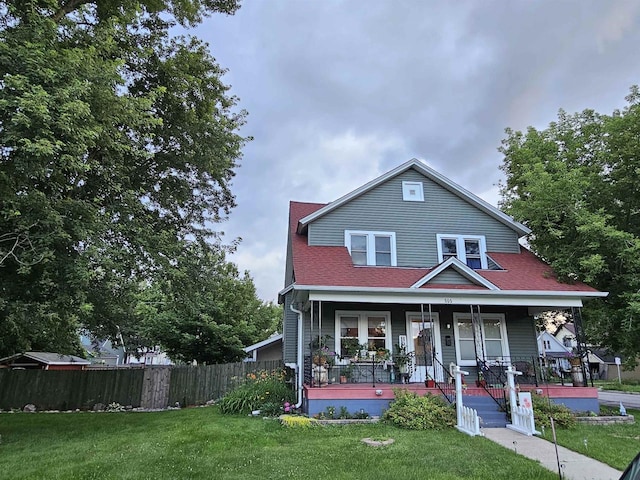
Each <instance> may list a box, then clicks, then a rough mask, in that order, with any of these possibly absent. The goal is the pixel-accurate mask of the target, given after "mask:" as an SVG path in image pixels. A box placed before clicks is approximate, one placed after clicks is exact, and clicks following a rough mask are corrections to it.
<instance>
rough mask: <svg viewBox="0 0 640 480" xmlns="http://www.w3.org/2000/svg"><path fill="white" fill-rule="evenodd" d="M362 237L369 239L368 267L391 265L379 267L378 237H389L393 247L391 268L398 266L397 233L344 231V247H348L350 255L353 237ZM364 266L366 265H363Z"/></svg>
mask: <svg viewBox="0 0 640 480" xmlns="http://www.w3.org/2000/svg"><path fill="white" fill-rule="evenodd" d="M352 235H360V236H366V237H367V266H372V267H375V266H382V267H387V266H389V265H377V264H376V237H388V238H389V240H390V242H389V243H390V245H391V265H390V266H391V267H396V266H398V261H397V258H396V232H379V231H371V230H345V231H344V246H345V247H347V250H348V251H349V255H351V236H352ZM362 266H364V265H362Z"/></svg>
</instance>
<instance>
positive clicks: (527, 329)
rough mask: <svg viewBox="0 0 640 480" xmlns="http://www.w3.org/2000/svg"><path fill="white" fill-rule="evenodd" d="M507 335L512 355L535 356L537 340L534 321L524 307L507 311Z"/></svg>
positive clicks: (536, 354)
mask: <svg viewBox="0 0 640 480" xmlns="http://www.w3.org/2000/svg"><path fill="white" fill-rule="evenodd" d="M506 319H507V337H508V339H509V350H510V352H511V355H512V356H513V357H523V358H524V357H537V356H538V341H537V335H536V327H535V322H534V320H533V318H532V317H530V316H529V315H528V313H527V311H526V310H524V309H511V310H508V311H507V315H506Z"/></svg>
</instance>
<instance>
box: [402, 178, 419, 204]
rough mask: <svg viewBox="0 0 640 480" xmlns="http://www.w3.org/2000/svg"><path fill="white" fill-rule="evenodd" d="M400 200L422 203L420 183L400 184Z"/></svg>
mask: <svg viewBox="0 0 640 480" xmlns="http://www.w3.org/2000/svg"><path fill="white" fill-rule="evenodd" d="M402 199H403V200H404V201H405V202H424V192H423V191H422V182H402Z"/></svg>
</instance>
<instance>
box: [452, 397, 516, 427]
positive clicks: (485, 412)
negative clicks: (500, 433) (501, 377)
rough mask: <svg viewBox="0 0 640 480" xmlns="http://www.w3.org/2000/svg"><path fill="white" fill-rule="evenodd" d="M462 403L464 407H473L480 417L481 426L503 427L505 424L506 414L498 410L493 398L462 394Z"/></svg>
mask: <svg viewBox="0 0 640 480" xmlns="http://www.w3.org/2000/svg"><path fill="white" fill-rule="evenodd" d="M462 403H463V404H464V406H465V407H469V408H473V409H475V410H476V411H477V412H478V416H480V418H482V422H481V424H480V426H481V427H483V428H504V427H506V425H507V414H506V413H505V412H503V411H501V410H500V408H499V407H498V405H497V404H496V402H495V400H494V399H493V398H491V397H489V396H484V395H463V396H462Z"/></svg>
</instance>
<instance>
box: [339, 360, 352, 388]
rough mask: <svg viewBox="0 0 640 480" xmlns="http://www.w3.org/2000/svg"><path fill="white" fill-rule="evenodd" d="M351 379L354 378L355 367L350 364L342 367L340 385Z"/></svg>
mask: <svg viewBox="0 0 640 480" xmlns="http://www.w3.org/2000/svg"><path fill="white" fill-rule="evenodd" d="M351 377H353V365H352V364H351V363H350V364H349V365H347V366H345V367H342V370H341V371H340V383H347V382H348V381H349V380H350V379H351Z"/></svg>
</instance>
